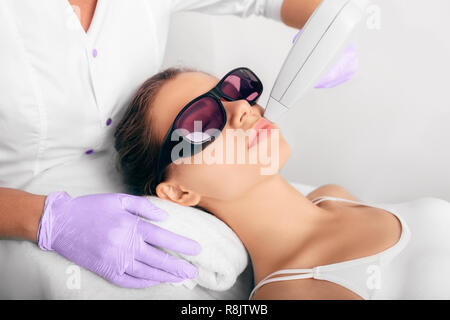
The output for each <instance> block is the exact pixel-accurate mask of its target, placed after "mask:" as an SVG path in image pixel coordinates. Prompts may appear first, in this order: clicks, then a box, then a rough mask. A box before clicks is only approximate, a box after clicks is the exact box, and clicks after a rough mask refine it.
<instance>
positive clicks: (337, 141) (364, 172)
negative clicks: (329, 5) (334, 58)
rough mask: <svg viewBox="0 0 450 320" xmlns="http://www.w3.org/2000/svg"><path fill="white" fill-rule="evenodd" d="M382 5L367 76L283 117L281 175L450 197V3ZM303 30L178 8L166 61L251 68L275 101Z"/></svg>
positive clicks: (377, 196) (363, 191)
mask: <svg viewBox="0 0 450 320" xmlns="http://www.w3.org/2000/svg"><path fill="white" fill-rule="evenodd" d="M373 5H374V7H372V9H375V11H371V15H370V20H369V21H367V23H366V22H365V23H364V24H363V28H362V29H361V30H360V33H359V35H358V37H357V42H356V44H357V48H358V54H359V70H358V73H357V75H356V76H355V77H354V78H353V79H352V80H351V81H350V82H347V83H345V84H344V85H341V86H339V87H337V88H333V89H313V90H311V91H310V92H309V93H308V94H307V95H306V96H305V97H304V98H303V99H302V100H300V101H299V102H298V104H297V106H296V108H295V109H294V110H292V111H291V112H290V113H289V115H288V116H286V117H284V118H283V119H282V121H280V122H279V123H278V125H279V126H280V127H281V129H282V133H283V135H284V136H285V138H286V139H287V141H288V143H289V144H290V145H291V148H292V156H291V158H290V159H289V161H288V162H287V163H286V165H285V167H284V168H283V169H282V171H281V173H282V174H283V176H285V177H286V178H287V179H288V180H290V181H296V182H300V183H304V184H310V185H323V184H328V183H335V184H339V185H342V186H343V187H345V188H346V189H347V190H349V191H350V193H352V194H354V195H355V196H356V197H359V198H360V199H364V200H373V201H392V202H400V201H406V200H409V199H414V198H418V197H425V196H433V197H438V198H443V199H446V200H450V148H449V138H450V79H449V75H450V61H449V58H450V34H449V33H450V19H449V16H450V1H448V0H430V1H421V0H378V1H373ZM376 10H378V12H376ZM296 33H297V30H296V29H294V28H290V27H287V26H285V25H284V24H282V23H280V22H276V21H272V20H269V19H266V18H264V17H257V16H251V17H249V18H246V19H242V18H240V17H235V16H230V15H227V16H212V15H205V14H198V13H191V12H183V13H177V14H176V15H174V17H173V19H172V26H171V31H170V36H169V41H168V44H167V49H166V53H167V55H166V58H165V61H164V65H163V67H168V66H171V65H185V66H190V67H195V68H198V69H200V70H204V71H206V72H209V73H211V74H214V75H215V76H217V77H218V78H220V77H222V75H223V74H225V73H226V72H227V71H229V70H230V69H232V68H234V67H237V66H247V67H249V68H251V69H252V70H254V71H255V72H256V73H257V74H258V76H259V77H260V78H261V80H262V81H263V82H264V87H265V92H264V94H263V96H262V97H261V99H260V101H259V103H260V105H262V106H263V107H265V106H266V102H267V99H268V95H269V94H270V90H271V88H272V86H273V83H274V81H275V79H276V76H277V74H278V71H279V70H280V68H281V66H282V63H283V61H284V58H285V57H286V55H287V53H288V52H289V50H290V48H291V46H292V39H293V37H294V35H295V34H296Z"/></svg>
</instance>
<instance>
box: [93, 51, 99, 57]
mask: <svg viewBox="0 0 450 320" xmlns="http://www.w3.org/2000/svg"><path fill="white" fill-rule="evenodd" d="M97 55H98V51H97V49H94V50H92V56H93V57H94V58H97Z"/></svg>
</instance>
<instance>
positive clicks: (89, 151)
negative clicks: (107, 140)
mask: <svg viewBox="0 0 450 320" xmlns="http://www.w3.org/2000/svg"><path fill="white" fill-rule="evenodd" d="M85 153H86V154H92V153H94V149H89V150H88V151H86V152H85Z"/></svg>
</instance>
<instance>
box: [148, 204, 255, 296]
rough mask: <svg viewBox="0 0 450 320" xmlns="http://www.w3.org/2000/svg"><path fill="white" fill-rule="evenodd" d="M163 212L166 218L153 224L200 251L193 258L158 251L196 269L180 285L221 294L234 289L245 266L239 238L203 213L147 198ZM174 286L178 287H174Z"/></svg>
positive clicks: (223, 225) (242, 248) (244, 251)
mask: <svg viewBox="0 0 450 320" xmlns="http://www.w3.org/2000/svg"><path fill="white" fill-rule="evenodd" d="M146 198H147V199H148V200H149V201H150V202H152V203H153V204H154V205H156V206H158V207H159V208H161V209H163V210H165V211H166V212H167V213H168V218H167V219H166V220H164V221H152V223H153V224H156V225H158V226H160V227H161V228H164V229H166V230H169V231H172V232H175V233H177V234H179V235H182V236H184V237H187V238H190V239H193V240H195V241H197V242H198V243H199V244H200V245H201V247H202V251H201V252H200V254H198V255H196V256H189V255H185V254H180V253H176V252H173V251H170V250H167V249H164V248H160V249H162V250H164V251H166V252H168V253H170V254H172V255H174V256H176V257H180V258H182V259H185V260H187V261H189V262H190V263H192V264H193V265H195V266H197V268H198V276H197V277H196V278H195V279H192V280H185V281H183V282H182V284H183V285H184V286H186V287H188V288H190V289H192V288H194V287H195V286H196V285H197V284H199V285H200V286H203V287H205V288H207V289H211V290H217V291H224V290H227V289H229V288H231V287H232V286H233V284H234V283H235V282H236V279H237V277H238V276H239V275H240V274H241V273H242V272H243V271H244V269H245V268H246V266H247V263H248V256H247V251H246V249H245V247H244V245H243V244H242V242H241V240H240V239H239V238H238V236H237V235H236V234H235V233H234V232H233V231H232V230H231V229H230V227H228V226H227V225H226V224H225V223H224V222H222V221H221V220H220V219H218V218H216V217H215V216H213V215H212V214H209V213H207V212H205V211H203V210H200V209H197V208H193V207H186V206H182V205H179V204H177V203H174V202H171V201H169V200H164V199H160V198H158V197H155V196H146ZM174 285H177V284H174Z"/></svg>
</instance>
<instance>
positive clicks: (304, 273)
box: [248, 269, 314, 300]
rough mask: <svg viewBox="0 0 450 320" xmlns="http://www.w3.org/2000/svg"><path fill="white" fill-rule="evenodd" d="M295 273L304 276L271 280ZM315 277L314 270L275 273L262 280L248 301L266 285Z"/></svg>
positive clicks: (290, 270)
mask: <svg viewBox="0 0 450 320" xmlns="http://www.w3.org/2000/svg"><path fill="white" fill-rule="evenodd" d="M295 273H302V274H298V275H293V276H284V277H277V278H272V279H269V278H270V277H272V276H276V275H279V274H295ZM313 277H314V269H284V270H280V271H276V272H273V273H271V274H269V275H268V276H267V277H265V278H264V279H262V280H261V281H260V282H259V283H258V285H257V286H255V287H254V288H253V290H252V292H251V293H250V297H249V298H248V299H249V300H250V299H251V298H252V296H253V294H254V293H255V292H256V290H258V289H259V288H261V287H262V286H263V285H265V284H267V283H271V282H276V281H286V280H296V279H307V278H313Z"/></svg>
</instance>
